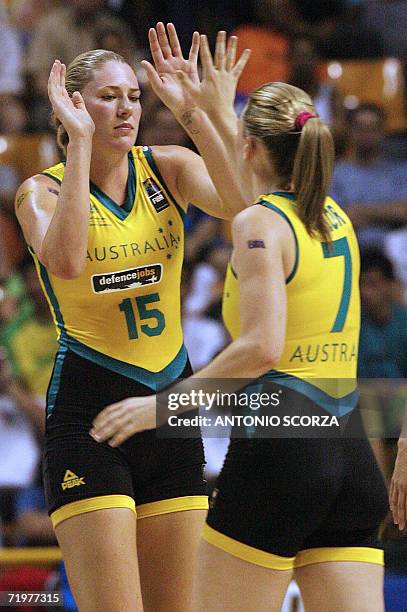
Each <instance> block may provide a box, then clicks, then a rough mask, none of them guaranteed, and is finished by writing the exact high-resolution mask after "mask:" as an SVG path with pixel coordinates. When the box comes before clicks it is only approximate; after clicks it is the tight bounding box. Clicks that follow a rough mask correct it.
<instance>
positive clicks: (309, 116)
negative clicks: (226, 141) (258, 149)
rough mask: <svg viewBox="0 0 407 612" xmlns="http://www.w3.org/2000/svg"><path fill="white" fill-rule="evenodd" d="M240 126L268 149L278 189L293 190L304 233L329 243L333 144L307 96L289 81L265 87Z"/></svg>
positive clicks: (256, 93)
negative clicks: (327, 212) (327, 215)
mask: <svg viewBox="0 0 407 612" xmlns="http://www.w3.org/2000/svg"><path fill="white" fill-rule="evenodd" d="M243 122H244V127H245V131H246V134H249V135H251V136H254V137H256V138H259V139H261V141H262V142H263V143H264V145H265V146H266V148H267V151H268V153H269V155H270V159H271V161H272V162H273V165H274V168H275V171H276V174H277V176H278V178H279V180H280V185H279V187H280V188H281V189H282V190H284V191H287V190H290V189H294V193H295V195H296V198H297V204H298V215H299V218H300V219H301V221H302V222H303V223H304V226H305V228H306V230H307V232H308V233H309V234H310V235H311V236H315V237H321V238H322V240H324V241H326V242H331V238H330V230H329V226H328V223H327V222H326V220H325V218H324V204H325V198H326V197H327V195H328V191H329V187H330V183H331V178H332V172H333V165H334V156H335V153H334V143H333V139H332V135H331V132H330V131H329V128H328V127H327V126H326V125H325V124H324V123H323V121H321V119H320V118H319V117H317V115H316V113H315V108H314V105H313V103H312V100H311V98H310V97H309V95H308V94H306V93H305V91H302V90H301V89H298V87H294V86H293V85H287V83H266V84H265V85H262V86H261V87H259V88H258V89H256V91H254V92H253V93H252V94H250V96H249V100H248V103H247V106H246V108H245V110H244V112H243Z"/></svg>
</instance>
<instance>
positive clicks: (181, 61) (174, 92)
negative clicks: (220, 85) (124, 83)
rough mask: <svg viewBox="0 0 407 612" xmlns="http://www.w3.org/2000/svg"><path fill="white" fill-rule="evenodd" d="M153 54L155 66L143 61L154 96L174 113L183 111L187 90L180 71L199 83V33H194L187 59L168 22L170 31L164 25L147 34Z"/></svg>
mask: <svg viewBox="0 0 407 612" xmlns="http://www.w3.org/2000/svg"><path fill="white" fill-rule="evenodd" d="M148 38H149V42H150V49H151V55H152V58H153V62H154V66H155V68H154V67H153V66H152V64H150V62H147V61H144V62H143V66H144V67H145V69H146V71H147V74H148V77H149V80H150V83H151V85H152V87H153V89H154V91H155V93H156V94H157V95H158V96H159V97H160V98H161V100H162V101H163V102H164V104H166V106H168V107H169V108H170V109H171V110H172V111H174V112H176V111H177V110H182V109H184V108H185V106H186V105H188V100H187V99H186V92H185V89H184V88H183V87H182V86H181V84H180V82H179V79H178V78H177V73H179V72H181V73H182V74H184V75H185V76H186V77H187V78H188V80H190V81H191V82H192V83H196V84H198V83H199V76H198V67H197V63H198V52H199V34H198V32H194V34H193V37H192V44H191V49H190V51H189V56H188V59H185V58H184V56H183V54H182V50H181V46H180V44H179V40H178V36H177V32H176V29H175V27H174V25H173V24H172V23H169V24H168V26H167V29H166V28H165V26H164V24H163V23H161V22H160V23H158V24H157V27H156V28H155V29H154V28H151V29H150V31H149V33H148Z"/></svg>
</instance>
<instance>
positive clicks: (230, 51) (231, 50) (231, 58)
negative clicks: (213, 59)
mask: <svg viewBox="0 0 407 612" xmlns="http://www.w3.org/2000/svg"><path fill="white" fill-rule="evenodd" d="M236 49H237V36H231V37H230V38H229V40H228V47H227V50H226V63H225V68H226V70H227V71H228V72H229V71H230V70H232V68H233V66H234V65H235V61H236Z"/></svg>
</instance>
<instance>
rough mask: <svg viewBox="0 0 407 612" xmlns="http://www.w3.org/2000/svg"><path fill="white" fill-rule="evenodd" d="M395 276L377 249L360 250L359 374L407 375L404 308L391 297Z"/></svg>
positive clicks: (406, 315) (406, 336)
mask: <svg viewBox="0 0 407 612" xmlns="http://www.w3.org/2000/svg"><path fill="white" fill-rule="evenodd" d="M394 286H395V276H394V271H393V266H392V264H391V262H390V261H389V259H387V257H386V256H385V255H383V253H381V252H380V251H378V250H375V249H371V250H366V251H363V252H362V263H361V274H360V291H361V300H362V320H361V332H360V342H359V376H360V377H361V378H407V308H406V307H404V306H402V305H400V304H399V303H397V302H396V301H395V299H394Z"/></svg>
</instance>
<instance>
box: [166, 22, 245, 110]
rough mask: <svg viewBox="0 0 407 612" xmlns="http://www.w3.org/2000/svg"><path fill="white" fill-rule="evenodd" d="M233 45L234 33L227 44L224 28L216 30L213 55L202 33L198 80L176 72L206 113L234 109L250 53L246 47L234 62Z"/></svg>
mask: <svg viewBox="0 0 407 612" xmlns="http://www.w3.org/2000/svg"><path fill="white" fill-rule="evenodd" d="M236 48H237V37H236V36H231V37H230V38H229V40H228V41H227V44H226V32H224V31H221V32H218V36H217V39H216V47H215V53H214V58H213V59H212V55H211V52H210V49H209V44H208V39H207V37H206V36H201V42H200V58H201V63H202V80H201V82H198V83H197V82H194V81H193V80H192V79H190V78H188V75H186V74H185V73H183V72H181V71H178V72H177V77H178V79H179V81H180V82H181V83H182V86H183V88H184V91H185V95H187V96H188V97H189V99H190V100H192V101H193V103H194V104H195V105H196V106H198V107H199V108H201V109H202V110H204V111H206V112H207V113H208V114H210V113H211V111H214V110H215V111H217V112H219V111H228V110H231V109H233V103H234V100H235V95H236V87H237V83H238V81H239V78H240V75H241V74H242V72H243V69H244V67H245V66H246V64H247V61H248V59H249V57H250V50H249V49H245V50H244V51H243V53H242V54H241V56H240V58H239V59H238V61H237V62H236Z"/></svg>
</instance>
